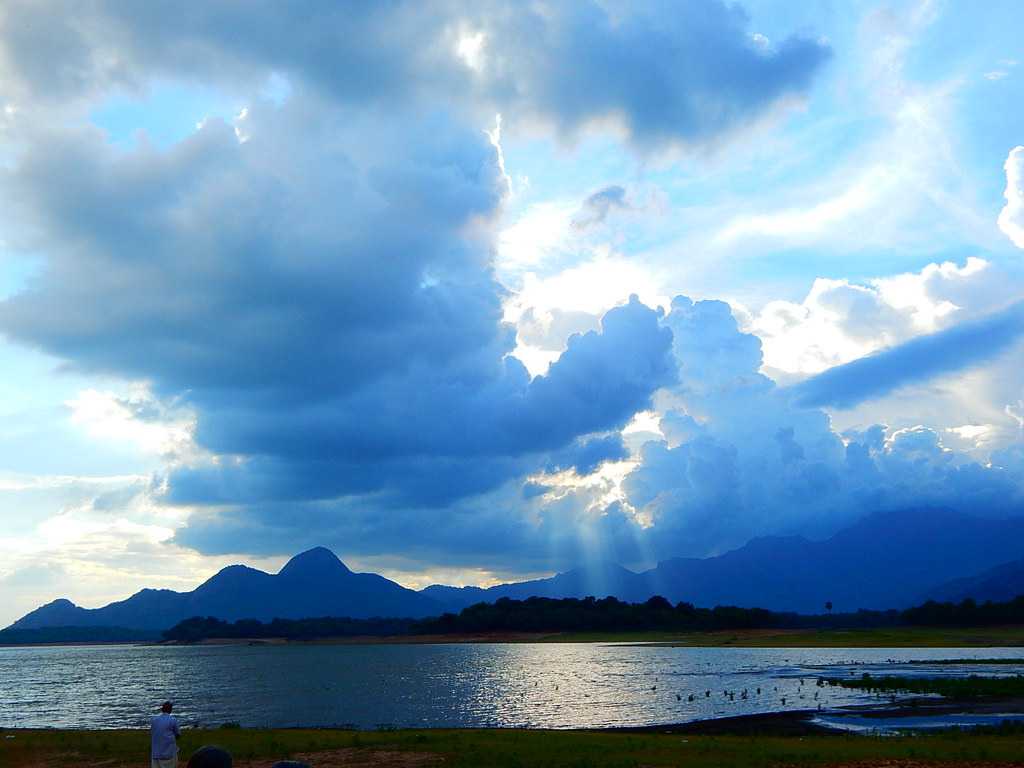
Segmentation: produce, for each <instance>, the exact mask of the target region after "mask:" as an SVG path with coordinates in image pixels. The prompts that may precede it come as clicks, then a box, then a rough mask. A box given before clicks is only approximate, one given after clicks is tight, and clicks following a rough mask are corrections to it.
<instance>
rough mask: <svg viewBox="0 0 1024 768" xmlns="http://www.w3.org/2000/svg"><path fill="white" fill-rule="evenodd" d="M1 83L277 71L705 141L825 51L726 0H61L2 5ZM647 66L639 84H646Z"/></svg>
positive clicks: (226, 79) (320, 84) (348, 97)
mask: <svg viewBox="0 0 1024 768" xmlns="http://www.w3.org/2000/svg"><path fill="white" fill-rule="evenodd" d="M2 24H3V26H2V28H0V82H3V83H4V85H5V90H7V91H8V92H10V93H11V95H12V101H14V102H16V103H21V102H47V101H48V102H49V104H50V105H59V104H61V103H64V102H68V101H74V100H81V99H83V98H90V97H93V96H95V94H97V93H102V92H105V91H108V90H110V89H114V88H121V89H130V90H134V91H141V90H144V89H145V88H146V87H147V86H148V85H149V83H150V81H151V80H153V79H155V78H156V79H162V78H172V79H177V80H184V81H190V82H199V83H202V84H204V85H209V84H217V85H220V86H223V87H226V88H228V89H229V90H231V89H234V90H238V89H241V90H243V91H245V92H250V93H251V92H254V91H255V90H257V89H259V88H261V87H263V86H264V84H265V83H266V81H267V80H268V78H270V77H271V76H272V75H273V76H277V77H278V78H279V79H280V78H281V77H284V78H286V79H287V80H288V81H289V82H290V83H292V84H296V83H302V84H305V85H306V86H308V87H309V88H312V89H315V90H316V91H317V92H319V93H322V94H324V95H325V96H326V97H327V98H329V99H331V100H332V101H334V102H335V103H339V104H349V105H351V104H359V105H362V104H367V103H373V104H378V105H384V104H389V105H394V104H396V103H401V104H405V105H409V104H414V103H415V104H418V105H420V106H421V107H426V106H427V105H431V104H437V103H439V102H440V101H443V102H446V103H449V104H457V105H459V109H462V110H468V111H469V113H471V114H473V115H476V116H479V115H481V114H488V115H493V112H494V111H495V110H498V111H501V112H502V113H504V114H506V115H508V116H509V117H510V119H515V120H518V121H520V122H522V121H535V122H536V121H539V122H543V123H547V124H550V125H552V126H553V127H554V128H555V130H557V131H558V132H559V133H560V134H562V135H565V136H573V135H575V134H577V133H579V132H580V131H582V130H584V129H586V128H588V127H590V126H593V125H596V124H598V123H605V124H607V123H614V124H616V126H617V127H618V129H619V130H621V131H622V132H624V134H625V135H626V136H627V137H628V138H629V139H630V141H631V142H632V143H633V144H634V145H635V146H636V147H638V148H639V149H641V150H642V151H649V150H655V149H660V148H664V147H666V146H672V145H677V144H695V143H707V142H712V141H716V140H718V139H720V138H721V137H723V136H724V135H726V134H729V133H732V132H734V131H735V130H737V129H739V128H742V127H743V126H745V125H747V124H749V123H750V122H752V121H754V120H756V119H758V118H760V117H761V116H763V115H764V114H766V113H767V112H768V111H769V110H771V109H773V108H774V107H775V106H776V105H778V104H779V103H781V102H783V101H784V100H786V99H788V98H791V97H795V96H800V95H802V94H803V93H805V92H806V91H807V89H808V88H809V86H810V83H811V80H812V78H813V76H814V74H815V73H816V72H817V71H818V70H819V69H820V68H821V66H822V65H823V64H824V62H825V61H827V60H828V58H829V56H830V50H829V48H828V47H827V46H826V45H824V44H823V43H821V42H819V41H816V40H813V39H810V38H805V37H800V36H793V37H789V38H787V39H785V40H783V41H782V42H781V43H780V44H779V45H778V46H777V47H770V46H769V47H765V46H763V45H758V44H757V43H756V42H755V41H754V40H753V39H752V38H751V36H750V34H749V32H748V19H747V17H746V15H745V14H744V13H743V11H742V10H740V9H739V8H737V7H735V6H729V5H726V4H725V3H723V2H719V0H695V1H693V2H688V3H685V4H681V5H680V4H675V3H664V2H658V1H657V0H651V1H650V2H645V3H642V4H631V5H623V6H619V7H614V8H612V7H609V6H606V4H604V3H599V2H596V0H580V2H574V3H549V2H543V3H538V4H534V5H530V6H527V7H515V8H511V7H509V6H507V5H504V4H502V3H496V2H484V3H480V4H477V5H476V6H475V7H474V8H472V9H470V8H467V7H466V6H465V5H464V4H456V3H448V2H441V3H432V4H423V3H417V2H411V1H408V0H406V1H400V2H395V3H386V4H376V3H370V4H360V5H357V6H345V7H344V8H341V7H332V6H322V7H321V6H318V7H315V8H302V9H298V8H292V7H288V6H281V5H279V4H276V3H272V2H257V3H252V4H249V5H247V6H246V8H245V11H244V14H243V13H241V12H240V11H239V9H238V8H237V6H235V5H233V4H231V3H228V2H209V3H204V4H203V5H202V6H201V7H194V8H188V9H181V8H170V7H169V6H163V5H146V6H137V5H132V4H129V5H125V4H123V3H117V2H98V3H95V4H92V5H91V6H90V9H89V12H88V13H85V12H83V11H82V9H80V8H78V7H75V6H71V5H69V4H67V3H65V2H62V1H61V0H54V1H52V2H13V3H8V4H6V5H5V8H4V16H3V18H2ZM638 82H643V83H644V84H645V87H643V88H637V87H636V84H637V83H638Z"/></svg>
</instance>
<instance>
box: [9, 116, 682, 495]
mask: <svg viewBox="0 0 1024 768" xmlns="http://www.w3.org/2000/svg"><path fill="white" fill-rule="evenodd" d="M382 118H383V116H381V115H379V114H367V113H365V112H364V113H358V114H353V112H352V111H351V110H346V111H344V112H343V111H339V110H337V109H335V108H334V107H332V106H327V105H324V104H323V103H321V102H312V101H303V100H301V99H295V100H293V101H291V102H289V104H288V105H287V106H285V107H282V108H277V107H273V106H267V105H263V106H261V107H258V108H255V109H253V110H251V111H250V112H249V113H248V114H247V116H246V117H245V118H244V119H243V121H242V124H240V125H237V126H234V127H232V126H229V125H225V124H223V123H219V122H210V123H209V124H207V125H206V126H204V127H203V128H202V129H201V130H199V131H198V132H197V133H196V134H195V135H194V136H193V137H191V138H189V139H188V140H186V141H185V142H183V143H182V144H180V145H178V146H176V147H174V148H173V149H172V150H171V151H169V152H167V153H163V152H157V151H154V150H151V149H147V148H145V147H143V148H140V149H138V150H135V151H131V152H127V153H121V152H118V151H114V150H111V149H109V148H107V147H106V146H105V145H104V143H103V141H102V139H101V138H100V137H99V136H98V135H96V133H94V132H91V131H88V130H82V131H70V132H63V133H56V134H53V135H50V136H48V137H46V140H45V141H41V142H39V143H38V144H37V145H36V146H35V148H34V149H33V150H30V151H29V152H27V153H26V154H25V155H24V156H23V157H22V158H21V161H20V162H19V163H18V164H17V166H16V167H15V168H14V169H12V170H11V171H10V172H9V174H8V175H7V178H6V179H5V180H4V181H5V183H6V184H7V185H8V188H14V187H17V188H18V189H19V190H20V191H21V197H20V199H21V206H20V213H21V216H20V218H19V219H18V222H19V223H20V225H21V228H20V230H19V236H20V238H21V239H22V242H23V243H24V244H25V245H26V246H32V247H36V248H40V249H44V250H45V251H47V252H48V253H50V254H52V257H51V258H50V259H49V261H48V264H47V267H46V271H45V272H44V273H43V275H42V276H41V277H40V279H39V280H38V281H37V282H36V283H35V284H34V285H33V286H31V287H30V288H28V289H27V290H25V291H23V292H21V293H20V294H18V295H16V296H14V297H13V298H11V299H9V300H7V301H5V302H4V303H3V304H2V305H0V327H2V328H3V330H4V331H5V332H6V333H7V334H8V335H9V336H10V337H11V338H13V339H15V340H18V341H21V342H23V343H27V344H32V345H35V346H37V347H39V348H41V349H44V350H46V351H48V352H50V353H53V354H57V355H59V356H61V357H62V358H64V359H66V360H67V361H68V363H69V364H70V365H73V366H74V367H76V368H78V369H81V370H83V371H87V372H91V373H100V374H113V375H117V376H121V377H127V378H131V379H136V380H144V381H148V382H150V383H151V386H152V387H153V389H154V391H155V393H156V395H157V396H158V397H168V398H169V397H173V398H176V399H177V401H178V403H179V405H181V406H188V407H191V408H192V409H193V410H194V411H195V412H196V414H197V421H196V432H195V438H196V440H197V442H198V443H199V445H200V447H201V448H203V449H205V450H206V451H208V452H209V453H210V454H213V455H214V456H218V457H232V458H231V460H230V461H227V460H225V461H220V460H218V461H216V462H215V463H199V464H196V465H193V466H182V467H178V468H176V469H174V470H172V471H171V472H170V474H169V481H168V485H167V489H166V493H165V495H166V498H167V499H168V500H169V501H172V502H175V503H195V504H212V503H217V504H230V503H236V504H237V503H250V504H251V503H257V502H263V503H272V502H276V501H282V500H296V499H305V500H309V499H313V500H315V499H324V498H336V497H341V496H348V495H353V494H378V495H382V496H383V497H386V498H387V499H390V500H391V502H392V503H397V502H399V501H401V502H402V503H405V504H419V505H422V504H428V505H430V504H443V503H447V502H450V501H452V500H454V499H458V498H460V497H462V496H465V495H467V494H472V493H480V492H482V491H485V490H489V489H491V488H493V487H495V486H497V485H499V484H500V483H501V482H502V481H504V480H505V479H507V478H508V477H509V476H510V475H512V474H515V473H517V472H522V471H524V470H525V469H526V468H528V467H529V466H530V461H533V462H537V461H541V460H542V459H541V458H538V457H537V456H536V454H539V453H541V452H550V451H557V450H561V449H564V448H566V447H567V446H569V445H570V444H571V443H572V442H573V441H574V440H575V439H577V438H578V437H580V436H583V435H586V434H588V433H591V432H601V431H605V430H608V429H612V428H617V427H621V426H622V425H624V424H625V423H626V422H627V421H628V420H629V419H630V418H631V416H632V415H633V413H635V412H636V411H637V410H638V409H641V408H644V407H646V405H647V404H648V403H649V400H650V396H651V393H652V392H653V391H654V390H655V389H656V388H657V387H658V386H659V385H661V384H663V383H666V382H667V381H669V380H671V377H672V375H673V371H674V368H673V366H672V363H671V361H670V359H669V356H668V348H669V336H670V334H669V332H668V331H666V330H665V329H663V328H660V327H659V325H658V317H657V314H656V313H655V312H654V311H652V310H650V309H648V308H646V307H644V306H643V305H641V304H640V303H639V302H637V301H635V300H634V301H633V302H631V303H629V304H628V305H625V306H623V307H621V308H618V309H616V310H613V311H612V312H609V313H608V314H607V315H606V316H605V318H604V321H603V325H602V329H601V331H600V332H590V333H587V334H584V335H582V336H577V337H574V338H573V340H572V341H571V343H570V344H569V348H568V349H567V350H566V351H565V353H564V354H563V355H562V356H561V358H560V359H559V361H558V362H556V364H555V365H553V366H552V368H551V370H550V371H549V372H548V374H547V375H546V376H543V377H538V378H536V379H532V380H531V378H530V377H529V375H528V374H527V372H526V370H525V368H524V367H523V366H522V364H521V363H520V362H519V361H518V360H516V359H515V358H514V357H511V356H509V353H510V352H511V351H512V348H513V347H514V343H515V340H514V331H513V329H512V328H510V327H509V326H507V325H505V324H504V323H502V321H501V300H502V298H503V295H504V291H503V289H502V288H501V287H500V286H499V285H498V283H497V282H496V281H495V280H494V278H493V275H492V272H491V255H492V245H491V243H492V236H493V232H492V223H493V217H494V215H495V213H496V211H497V210H498V208H499V206H500V203H501V200H502V199H503V196H504V194H505V191H506V182H505V177H504V174H503V172H502V169H501V167H500V163H499V158H498V153H497V150H496V148H495V146H494V145H493V144H492V143H491V142H490V141H489V139H488V137H487V136H486V135H485V134H483V133H482V132H480V131H475V130H469V129H466V128H463V127H461V126H460V124H459V123H457V122H454V121H451V120H449V119H448V118H446V117H445V116H444V115H435V116H432V117H430V116H428V117H422V116H412V115H409V116H407V119H406V120H403V121H396V122H394V123H392V124H391V127H390V128H384V127H383V126H382V123H383V119H382ZM368 125H372V126H373V127H374V130H373V131H372V132H371V131H370V130H369V129H368ZM236 129H237V130H236ZM239 135H243V136H244V137H245V141H240V140H239V138H238V136H239ZM69 169H73V173H72V174H71V182H72V183H68V182H69V179H68V175H67V172H68V170H69ZM55 307H61V308H63V310H62V311H58V312H55V311H53V310H54V308H55ZM531 455H533V458H532V459H530V458H528V457H530V456H531Z"/></svg>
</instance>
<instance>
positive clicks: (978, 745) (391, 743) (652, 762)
mask: <svg viewBox="0 0 1024 768" xmlns="http://www.w3.org/2000/svg"><path fill="white" fill-rule="evenodd" d="M10 736H13V738H7V737H10ZM204 744H218V745H220V746H222V747H224V748H225V749H227V750H229V751H230V752H231V753H232V755H233V756H234V758H235V765H236V766H238V767H239V768H248V767H250V766H251V767H252V768H256V767H257V766H269V765H270V764H271V763H272V762H274V761H275V760H280V759H285V758H289V757H290V758H298V759H304V760H307V761H308V762H310V763H311V764H312V765H313V766H314V768H317V766H319V767H320V768H326V767H328V766H342V765H367V766H368V765H375V766H382V767H383V768H386V767H387V766H417V765H423V766H429V765H435V764H439V765H444V766H453V767H457V768H462V767H465V768H470V767H471V766H472V767H474V768H485V767H486V766H495V767H499V766H500V767H502V768H505V767H508V768H513V767H518V768H525V767H526V766H538V767H547V768H556V766H566V767H570V766H571V767H572V768H588V767H591V766H592V767H593V768H604V767H608V768H611V767H612V766H615V767H616V768H627V767H632V768H636V767H638V766H680V765H683V766H709V767H710V766H718V767H721V768H727V767H728V766H748V767H751V768H756V767H757V766H783V765H786V766H795V765H808V766H812V765H823V766H828V765H847V764H850V763H854V764H858V765H861V764H863V765H868V764H872V763H873V762H875V761H882V762H884V761H893V760H900V761H903V760H906V761H913V763H912V764H913V765H929V764H937V765H938V764H942V765H950V764H957V765H984V764H999V763H1003V764H1008V763H1015V764H1020V763H1019V761H1020V760H1021V756H1022V755H1024V733H1022V732H1021V731H1019V730H1017V731H1011V730H1007V731H1000V732H993V733H986V734H970V733H959V732H954V733H944V734H935V735H927V736H914V737H898V738H894V737H886V738H873V737H863V736H807V737H802V738H794V737H760V736H752V737H739V736H682V735H680V734H660V733H658V734H647V733H643V734H636V733H607V732H579V731H513V730H458V731H451V730H431V731H378V732H352V731H333V730H285V731H280V730H248V729H233V730H215V731H188V732H186V733H185V735H184V736H183V738H182V743H181V747H182V757H183V758H184V759H183V760H182V764H184V761H185V759H187V756H188V755H189V754H190V753H191V752H192V751H193V750H194V749H196V748H197V747H199V746H201V745H204ZM148 746H149V744H148V733H147V732H145V731H57V730H54V731H6V732H0V765H3V767H4V768H40V767H41V766H50V765H53V766H57V765H61V766H67V765H75V766H81V767H82V768H93V767H96V768H99V767H100V766H102V767H103V768H121V767H122V766H138V765H145V764H146V761H147V758H148V754H147V749H148ZM886 764H887V763H886Z"/></svg>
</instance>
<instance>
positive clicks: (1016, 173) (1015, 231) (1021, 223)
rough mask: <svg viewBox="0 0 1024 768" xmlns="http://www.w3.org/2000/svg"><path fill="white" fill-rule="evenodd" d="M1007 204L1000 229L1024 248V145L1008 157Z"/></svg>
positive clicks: (1002, 212) (1000, 214)
mask: <svg viewBox="0 0 1024 768" xmlns="http://www.w3.org/2000/svg"><path fill="white" fill-rule="evenodd" d="M1003 167H1004V168H1005V169H1006V191H1005V192H1004V193H1003V195H1004V196H1005V197H1006V205H1005V206H1004V207H1003V210H1002V211H1000V213H999V229H1001V230H1002V231H1003V234H1004V235H1006V236H1007V237H1008V238H1010V240H1011V241H1012V242H1013V244H1014V245H1016V246H1017V247H1018V248H1024V147H1014V148H1013V149H1011V150H1010V154H1009V155H1007V157H1006V163H1005V165H1004V166H1003Z"/></svg>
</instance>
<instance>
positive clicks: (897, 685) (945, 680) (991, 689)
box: [825, 673, 1024, 699]
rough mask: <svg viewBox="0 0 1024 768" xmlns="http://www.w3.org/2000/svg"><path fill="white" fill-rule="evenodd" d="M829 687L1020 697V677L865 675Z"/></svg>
mask: <svg viewBox="0 0 1024 768" xmlns="http://www.w3.org/2000/svg"><path fill="white" fill-rule="evenodd" d="M825 682H826V683H828V684H829V685H839V686H842V687H843V688H858V689H861V690H868V691H892V692H899V693H937V694H939V695H940V696H945V697H946V698H950V699H974V698H979V697H996V696H998V697H1013V696H1024V675H1014V676H1012V677H980V676H978V675H971V676H970V677H895V676H891V675H886V676H884V677H872V676H871V675H869V674H867V673H865V674H864V675H863V676H861V677H851V678H830V679H826V680H825Z"/></svg>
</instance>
